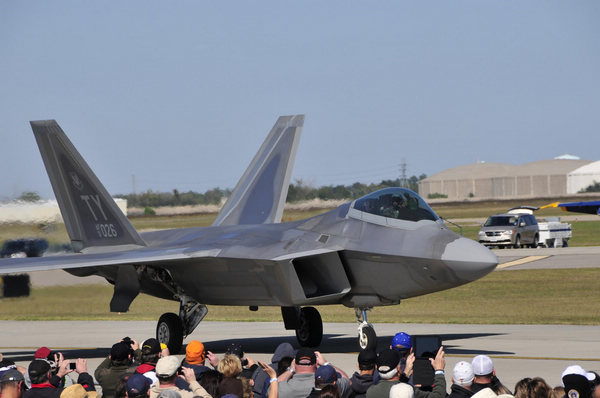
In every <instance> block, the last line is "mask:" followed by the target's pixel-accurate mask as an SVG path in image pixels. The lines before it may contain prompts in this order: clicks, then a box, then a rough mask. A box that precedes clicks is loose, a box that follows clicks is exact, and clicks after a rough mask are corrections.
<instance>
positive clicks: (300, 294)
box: [0, 115, 498, 311]
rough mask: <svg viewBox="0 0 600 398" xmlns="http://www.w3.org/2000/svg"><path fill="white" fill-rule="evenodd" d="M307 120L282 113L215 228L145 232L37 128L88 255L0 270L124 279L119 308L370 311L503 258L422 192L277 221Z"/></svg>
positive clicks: (65, 148) (69, 151) (391, 192)
mask: <svg viewBox="0 0 600 398" xmlns="http://www.w3.org/2000/svg"><path fill="white" fill-rule="evenodd" d="M303 121H304V116H303V115H296V116H285V117H280V118H279V119H278V121H277V122H276V124H275V126H274V127H273V129H272V130H271V132H270V134H269V136H268V137H267V139H266V140H265V142H264V143H263V145H262V147H261V148H260V150H259V152H258V153H257V155H256V156H255V158H254V159H253V161H252V162H251V164H250V166H249V167H248V169H247V170H246V172H245V173H244V175H243V177H242V178H241V179H240V182H239V183H238V185H237V186H236V188H235V189H234V190H233V192H232V195H231V196H230V198H229V200H228V201H227V202H226V204H225V205H224V207H223V209H222V210H221V212H220V213H219V215H218V216H217V218H216V220H215V222H214V223H213V225H212V226H211V227H204V228H186V229H173V230H164V231H153V232H145V233H139V234H138V233H137V232H136V231H135V229H134V228H133V226H132V225H131V224H130V223H129V221H128V220H127V218H126V217H125V216H124V215H123V214H122V213H121V211H120V210H119V209H118V207H117V206H116V204H115V203H114V201H113V200H112V198H111V197H110V195H109V194H108V192H106V190H105V188H104V187H103V186H102V184H101V183H100V181H99V180H98V179H97V177H96V176H95V175H94V173H93V172H92V171H91V169H90V168H89V166H88V165H87V163H86V162H85V160H83V158H82V157H81V155H80V154H79V153H78V152H77V150H76V149H75V147H74V146H73V145H72V143H71V142H70V141H69V139H68V138H67V136H66V135H65V134H64V132H63V131H62V130H61V129H60V127H59V126H58V124H57V123H56V122H55V121H52V120H51V121H38V122H31V124H32V128H33V130H34V134H35V137H36V140H37V141H38V146H39V148H40V152H41V154H42V157H43V159H44V163H45V165H46V169H47V171H48V174H49V177H50V180H51V182H52V186H53V189H54V191H55V194H56V197H57V201H58V203H59V206H60V208H61V213H62V215H63V218H64V220H65V225H66V227H67V232H68V233H69V236H70V238H71V242H72V245H73V247H74V248H75V249H76V251H78V252H79V253H76V254H70V255H60V256H46V257H41V258H24V259H23V258H19V259H2V260H0V273H12V272H26V271H35V270H47V269H65V270H67V271H68V272H70V273H72V274H74V275H79V276H87V275H100V276H103V277H105V278H106V279H107V280H108V281H110V282H111V283H114V284H115V292H114V296H113V300H112V301H111V310H112V311H126V310H127V309H128V307H129V304H130V303H131V301H132V300H133V298H135V296H136V295H137V294H138V293H139V292H144V293H147V294H149V295H153V296H157V297H162V298H166V299H173V300H179V301H182V300H184V301H185V300H191V301H195V302H197V303H202V304H213V305H244V306H265V305H267V306H281V307H299V306H304V305H317V304H318V305H322V304H343V305H345V306H348V307H354V308H357V309H365V308H370V307H373V306H379V305H390V304H397V303H399V302H400V301H401V300H402V299H405V298H409V297H414V296H419V295H423V294H427V293H431V292H436V291H440V290H444V289H449V288H452V287H455V286H459V285H462V284H465V283H468V282H471V281H473V280H476V279H478V278H481V277H482V276H484V275H486V274H488V273H489V272H491V271H492V270H493V269H494V268H495V267H496V265H497V263H498V260H497V258H496V256H495V255H494V254H493V253H492V252H491V251H490V250H488V249H487V248H485V247H483V246H481V245H480V244H479V243H477V242H475V241H473V240H470V239H466V238H464V237H461V236H459V235H457V234H456V233H454V232H452V231H450V230H449V229H448V228H446V227H445V226H444V224H443V222H442V221H441V220H440V219H439V218H438V217H437V215H435V213H434V212H433V210H431V208H429V206H428V205H427V204H426V203H425V201H423V199H421V198H420V197H419V196H418V195H417V194H416V193H414V192H412V191H410V190H407V189H403V188H388V189H386V190H382V191H378V192H375V193H372V194H370V195H367V196H365V197H363V198H361V199H357V200H355V201H353V202H351V203H346V204H344V205H342V206H340V207H338V208H336V209H334V210H331V211H329V212H326V213H324V214H321V215H318V216H315V217H312V218H309V219H306V220H301V221H296V222H286V223H279V221H280V220H281V216H282V212H283V206H284V204H285V198H286V196H287V190H288V186H289V180H290V175H291V169H292V165H293V159H294V156H295V152H296V148H297V146H298V140H299V137H300V131H301V128H302V125H303Z"/></svg>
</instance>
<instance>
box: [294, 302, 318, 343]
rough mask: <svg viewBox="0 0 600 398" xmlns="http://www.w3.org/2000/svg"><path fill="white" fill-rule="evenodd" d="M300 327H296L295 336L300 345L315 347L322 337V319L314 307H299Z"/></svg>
mask: <svg viewBox="0 0 600 398" xmlns="http://www.w3.org/2000/svg"><path fill="white" fill-rule="evenodd" d="M299 320H300V327H299V328H298V329H296V338H297V339H298V343H299V344H300V345H301V346H302V347H317V346H318V345H319V344H321V340H322V339H323V321H322V320H321V314H319V311H317V309H316V308H315V307H304V308H302V309H300V319H299Z"/></svg>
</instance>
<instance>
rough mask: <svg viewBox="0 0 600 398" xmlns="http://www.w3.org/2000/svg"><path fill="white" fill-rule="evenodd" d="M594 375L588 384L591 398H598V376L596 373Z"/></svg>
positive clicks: (599, 382)
mask: <svg viewBox="0 0 600 398" xmlns="http://www.w3.org/2000/svg"><path fill="white" fill-rule="evenodd" d="M591 373H593V374H594V380H592V381H591V382H590V384H591V385H592V398H600V375H599V374H598V373H596V372H591Z"/></svg>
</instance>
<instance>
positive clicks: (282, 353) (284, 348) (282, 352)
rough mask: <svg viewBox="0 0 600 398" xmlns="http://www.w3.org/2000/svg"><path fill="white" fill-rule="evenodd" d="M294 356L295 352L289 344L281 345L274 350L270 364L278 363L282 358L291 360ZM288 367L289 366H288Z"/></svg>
mask: <svg viewBox="0 0 600 398" xmlns="http://www.w3.org/2000/svg"><path fill="white" fill-rule="evenodd" d="M295 356H296V350H294V347H292V345H291V344H290V343H281V344H279V345H278V346H277V348H276V349H275V352H274V353H273V356H272V357H271V362H273V363H278V362H279V361H281V359H283V358H292V359H294V357H295ZM288 366H289V365H288Z"/></svg>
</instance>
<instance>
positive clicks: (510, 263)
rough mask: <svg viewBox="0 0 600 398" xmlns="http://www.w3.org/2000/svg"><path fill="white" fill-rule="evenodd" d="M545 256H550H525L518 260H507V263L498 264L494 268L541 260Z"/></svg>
mask: <svg viewBox="0 0 600 398" xmlns="http://www.w3.org/2000/svg"><path fill="white" fill-rule="evenodd" d="M547 257H550V256H527V257H523V258H520V259H518V260H514V261H509V262H507V263H504V264H500V265H498V266H497V267H496V268H500V269H502V268H508V267H514V266H515V265H521V264H526V263H530V262H532V261H537V260H542V259H544V258H547Z"/></svg>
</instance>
